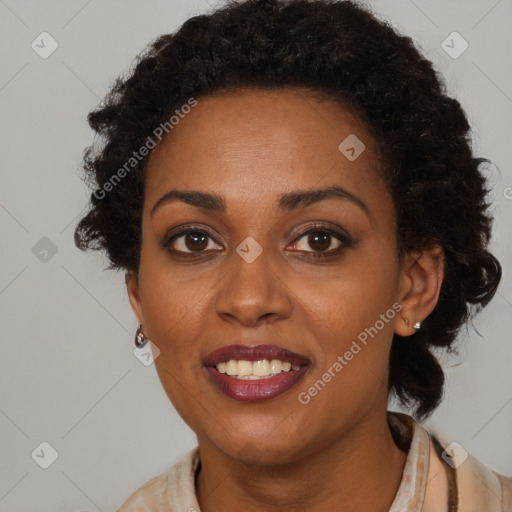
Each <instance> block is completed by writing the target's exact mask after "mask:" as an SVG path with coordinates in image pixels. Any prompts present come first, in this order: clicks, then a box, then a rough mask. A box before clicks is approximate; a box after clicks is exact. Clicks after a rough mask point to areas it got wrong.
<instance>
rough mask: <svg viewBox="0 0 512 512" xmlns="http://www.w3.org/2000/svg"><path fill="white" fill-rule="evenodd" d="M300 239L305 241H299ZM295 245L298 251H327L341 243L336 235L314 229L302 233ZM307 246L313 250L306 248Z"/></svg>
mask: <svg viewBox="0 0 512 512" xmlns="http://www.w3.org/2000/svg"><path fill="white" fill-rule="evenodd" d="M302 240H305V241H304V242H301V241H302ZM295 245H296V246H297V249H298V250H299V251H306V252H327V251H330V250H332V251H335V250H336V249H338V248H339V247H340V246H342V245H343V244H342V242H341V241H340V239H339V238H338V237H337V236H334V235H333V233H331V232H329V231H323V230H319V229H316V230H314V231H310V232H308V233H304V234H303V235H302V236H301V237H300V238H299V240H298V241H297V242H296V243H295ZM332 245H334V247H332ZM308 247H310V248H311V249H313V250H312V251H311V250H308Z"/></svg>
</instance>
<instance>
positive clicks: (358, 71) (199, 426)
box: [75, 0, 512, 512]
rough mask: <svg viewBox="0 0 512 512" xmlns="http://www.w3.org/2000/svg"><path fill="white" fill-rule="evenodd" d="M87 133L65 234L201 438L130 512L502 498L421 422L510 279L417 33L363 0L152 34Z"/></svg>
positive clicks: (455, 122) (245, 13)
mask: <svg viewBox="0 0 512 512" xmlns="http://www.w3.org/2000/svg"><path fill="white" fill-rule="evenodd" d="M89 122H90V125H91V126H92V128H93V129H94V130H95V131H96V132H97V133H98V134H99V135H100V136H102V137H103V139H104V141H105V144H104V145H103V147H102V148H101V149H94V148H92V147H91V148H90V149H89V151H88V153H87V154H86V157H85V167H86V173H87V175H88V177H89V178H90V179H92V182H93V183H95V189H94V191H93V193H92V195H91V208H90V211H89V213H88V214H87V215H86V216H85V217H84V218H83V219H82V220H81V222H80V224H79V225H78V227H77V229H76V233H75V239H76V243H77V245H78V246H79V247H80V248H82V249H86V248H94V249H102V250H104V251H105V252H106V254H107V255H108V258H109V262H110V268H116V269H124V270H125V271H126V285H127V291H128V295H129V299H130V303H131V305H132V308H133V311H134V314H135V316H136V317H137V320H138V323H139V328H138V329H137V332H136V337H135V343H136V345H137V346H144V345H145V344H147V343H148V340H151V344H150V346H151V349H152V351H153V354H154V357H155V365H156V368H157V371H158V375H159V378H160V381H161V383H162V385H163V387H164V389H165V391H166V393H167V395H168V397H169V399H170V400H171V402H172V404H173V405H174V407H175V408H176V409H177V411H178V412H179V414H180V415H181V416H182V417H183V419H184V420H185V421H186V422H187V424H188V425H189V426H190V427H191V428H192V430H193V431H194V432H195V434H196V435H197V441H198V446H197V447H196V448H195V449H194V450H192V451H191V452H189V453H188V454H187V455H186V456H185V457H184V458H183V459H182V460H180V461H179V462H177V463H176V464H175V465H173V466H172V467H171V468H170V469H169V470H168V471H167V472H165V473H163V474H161V475H159V476H156V477H155V478H153V479H152V480H150V481H149V482H147V483H146V484H145V485H143V486H142V487H140V488H139V489H137V490H136V491H135V492H134V493H133V494H132V495H131V496H130V497H129V498H128V499H126V501H125V502H124V503H123V505H122V506H121V507H120V509H119V511H120V512H134V511H142V510H144V511H149V510H155V511H156V510H159V511H170V510H172V511H186V510H188V511H199V510H201V511H202V512H212V511H219V510H222V511H224V512H230V511H234V510H245V511H256V510H265V511H278V510H279V511H280V510H290V511H297V510H305V509H306V510H310V511H319V510H322V511H325V510H328V511H338V510H339V511H341V510H343V511H348V510H353V511H361V510H364V511H368V510H372V511H391V512H398V511H402V512H404V511H409V512H410V511H419V510H422V511H424V512H431V511H436V512H439V511H442V510H450V511H455V510H457V511H461V512H468V511H477V510H478V511H480V512H481V511H484V510H485V511H487V512H491V511H504V510H509V509H510V507H512V497H511V489H512V479H510V478H507V477H505V476H503V475H500V474H498V473H496V472H494V471H493V470H491V469H490V468H488V467H487V466H485V465H483V464H481V463H479V462H478V461H476V460H475V459H473V458H472V457H471V456H468V455H467V453H466V452H465V450H464V449H463V447H461V446H460V445H457V444H453V443H452V444H451V445H450V446H447V445H446V444H443V442H441V441H440V440H438V439H437V438H436V436H435V435H434V434H432V433H429V432H428V431H427V430H426V429H425V428H424V427H422V426H421V424H420V423H419V421H421V420H423V419H425V418H426V417H427V416H428V415H429V414H430V413H431V412H432V411H433V410H434V409H435V408H436V406H437V405H438V404H439V402H440V400H441V397H442V390H443V381H444V374H443V371H442V369H441V367H440V365H439V363H438V361H437V359H436V358H435V356H434V355H433V354H432V352H431V349H432V348H434V347H444V348H448V347H450V346H451V345H452V343H453V341H454V339H455V337H456V335H457V333H458V331H459V329H460V328H461V326H463V325H464V323H465V322H466V321H467V320H468V318H469V317H470V316H471V314H472V313H474V312H475V311H476V310H477V309H478V308H481V307H483V306H485V305H486V304H487V303H488V302H489V301H490V299H491V298H492V296H493V295H494V293H495V291H496V289H497V286H498V283H499V280H500V277H501V267H500V264H499V262H498V261H497V260H496V259H495V257H494V256H492V255H491V254H490V253H489V252H488V251H487V244H488V241H489V238H490V233H491V223H492V219H491V217H490V215H489V213H488V204H487V203H486V193H487V190H486V188H485V185H486V183H485V180H484V178H483V176H482V174H481V171H480V165H481V164H482V163H483V159H478V158H476V157H474V156H473V154H472V151H471V148H470V140H469V136H468V133H469V125H468V122H467V119H466V116H465V114H464V112H463V110H462V108H461V106H460V104H459V103H458V102H457V101H456V100H455V99H452V98H449V97H448V96H446V94H445V89H444V84H443V82H442V79H441V78H440V77H439V76H438V75H436V73H435V71H434V70H433V68H432V64H431V62H429V61H428V60H426V59H425V58H424V57H422V56H421V55H420V54H419V52H418V51H417V50H416V49H415V47H414V45H413V42H412V41H411V39H409V38H407V37H404V36H401V35H399V34H398V33H396V32H395V31H394V30H393V29H392V28H391V27H390V26H388V25H387V24H386V23H385V22H382V21H378V20H377V19H375V18H374V17H373V16H372V15H371V14H370V13H369V12H367V11H366V10H365V9H363V8H362V7H360V6H358V5H357V4H356V3H355V2H350V1H340V2H333V1H326V0H325V1H322V0H317V1H303V0H288V1H279V0H259V1H257V0H256V1H242V2H235V3H232V4H230V5H228V6H225V7H223V8H221V9H218V10H217V11H215V12H213V13H212V14H210V15H208V16H206V15H205V16H197V17H194V18H192V19H189V20H188V21H187V22H186V23H185V24H184V25H183V26H182V27H181V29H180V30H179V31H178V32H177V33H175V34H173V35H164V36H161V37H160V38H158V39H157V40H156V41H155V42H154V43H153V44H152V45H151V46H150V47H148V48H147V50H146V51H145V52H144V53H143V54H142V55H141V56H139V59H138V62H137V65H136V67H135V68H134V70H133V73H132V74H131V76H129V77H125V78H123V79H119V80H118V81H117V83H116V84H115V86H114V88H113V90H112V91H111V93H110V94H109V96H108V97H107V99H106V102H105V104H104V105H103V106H102V108H100V109H98V110H96V111H95V112H92V113H91V114H90V115H89ZM390 393H393V394H394V395H396V396H397V397H398V398H399V399H400V400H401V401H402V403H403V404H404V405H406V406H409V407H410V410H411V415H407V414H400V413H395V412H389V411H387V403H388V397H389V395H390Z"/></svg>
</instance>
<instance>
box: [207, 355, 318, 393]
mask: <svg viewBox="0 0 512 512" xmlns="http://www.w3.org/2000/svg"><path fill="white" fill-rule="evenodd" d="M309 364H310V361H309V359H307V358H306V357H304V356H301V355H300V354H296V353H294V352H291V351H289V350H286V349H283V348H281V347H278V346H276V345H256V346H252V347H248V346H244V345H229V346H226V347H222V348H220V349H217V350H215V351H213V352H211V353H210V354H209V355H208V356H207V357H206V360H205V361H204V366H205V367H206V370H207V371H208V374H209V376H210V378H211V382H212V383H213V384H214V385H215V386H216V387H217V388H218V389H219V390H220V391H222V392H223V393H224V394H226V395H227V396H229V397H231V398H233V399H235V400H240V401H246V402H261V401H263V400H269V399H271V398H274V397H276V396H278V395H280V394H281V393H284V392H285V391H287V390H289V389H291V388H292V387H293V386H295V385H296V384H297V382H298V381H299V380H300V378H301V377H302V376H303V375H304V373H306V371H307V369H308V366H309Z"/></svg>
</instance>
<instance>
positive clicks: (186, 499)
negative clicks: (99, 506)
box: [116, 447, 199, 512]
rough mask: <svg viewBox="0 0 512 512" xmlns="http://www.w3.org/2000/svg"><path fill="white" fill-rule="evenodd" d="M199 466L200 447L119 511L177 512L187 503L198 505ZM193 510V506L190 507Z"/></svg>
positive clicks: (149, 483) (125, 502) (158, 476)
mask: <svg viewBox="0 0 512 512" xmlns="http://www.w3.org/2000/svg"><path fill="white" fill-rule="evenodd" d="M198 463H199V452H198V448H197V447H195V448H194V449H192V450H190V451H189V452H187V453H186V454H185V455H184V456H183V457H182V458H181V459H180V460H179V461H178V462H176V463H175V464H174V465H172V466H171V467H170V468H169V469H168V470H167V471H165V472H164V473H161V474H160V475H157V476H155V477H153V478H152V479H151V480H148V481H147V482H146V483H145V484H143V485H142V486H140V487H139V488H138V489H137V490H135V491H134V492H133V493H132V494H130V496H129V497H128V498H127V499H126V500H125V501H124V502H123V504H122V505H121V507H120V508H118V509H117V511H116V512H154V511H159V512H173V511H174V510H179V511H180V512H181V511H182V510H185V511H187V509H188V508H189V507H186V508H185V509H183V504H184V503H192V504H194V503H197V502H196V499H195V487H194V473H195V470H196V469H197V465H198ZM190 508H193V507H190Z"/></svg>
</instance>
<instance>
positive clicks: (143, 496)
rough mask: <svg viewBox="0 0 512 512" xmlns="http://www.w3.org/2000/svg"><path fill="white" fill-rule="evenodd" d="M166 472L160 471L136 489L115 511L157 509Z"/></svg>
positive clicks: (137, 511)
mask: <svg viewBox="0 0 512 512" xmlns="http://www.w3.org/2000/svg"><path fill="white" fill-rule="evenodd" d="M166 476H167V473H166V472H165V473H161V474H160V475H157V476H155V477H154V478H152V479H151V480H148V481H147V482H146V483H145V484H143V485H141V486H140V487H139V488H138V489H137V490H135V491H134V492H132V494H130V496H129V497H128V498H127V499H126V500H125V501H124V502H123V504H122V505H121V507H120V508H119V509H118V510H117V512H153V511H154V510H158V501H159V498H160V496H162V494H163V493H164V491H165V485H166V480H167V478H166Z"/></svg>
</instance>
